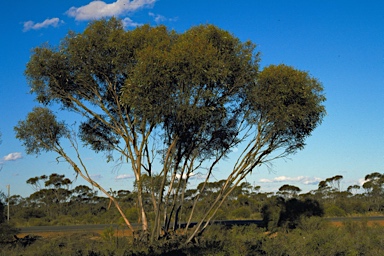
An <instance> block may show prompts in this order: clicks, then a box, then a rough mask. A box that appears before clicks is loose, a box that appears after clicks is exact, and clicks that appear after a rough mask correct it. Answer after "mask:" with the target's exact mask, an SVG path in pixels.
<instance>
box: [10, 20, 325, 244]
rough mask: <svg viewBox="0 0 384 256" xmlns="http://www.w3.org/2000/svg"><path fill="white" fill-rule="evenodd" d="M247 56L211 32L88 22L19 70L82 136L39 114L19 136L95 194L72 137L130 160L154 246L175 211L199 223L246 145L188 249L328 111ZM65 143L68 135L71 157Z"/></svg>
mask: <svg viewBox="0 0 384 256" xmlns="http://www.w3.org/2000/svg"><path fill="white" fill-rule="evenodd" d="M255 49H256V48H255V45H254V44H253V43H252V42H249V41H247V42H241V41H240V40H239V39H238V38H236V37H235V36H233V35H232V34H230V33H229V32H227V31H224V30H222V29H219V28H217V27H216V26H213V25H202V26H196V27H192V28H191V29H189V30H187V31H185V32H184V33H178V32H176V31H173V30H169V29H167V28H166V27H164V26H157V27H150V26H148V25H145V26H141V27H138V28H136V29H134V30H130V31H126V30H124V29H123V26H122V23H121V21H120V20H117V19H110V20H101V21H95V22H92V23H91V24H90V25H89V26H88V27H87V28H86V29H85V31H84V32H83V33H74V32H70V33H69V34H68V36H67V37H66V38H64V40H63V41H62V43H61V44H60V45H59V46H58V47H56V48H53V47H49V46H46V45H44V46H41V47H37V48H35V49H34V51H33V54H32V57H31V59H30V61H29V63H28V64H27V69H26V72H25V73H26V76H27V77H28V79H29V82H30V86H31V91H32V92H33V93H34V94H36V98H37V100H38V101H39V102H41V103H42V104H44V105H46V107H49V106H51V104H58V105H59V106H61V108H62V109H63V110H70V111H72V112H74V113H77V114H79V115H81V117H82V118H83V120H84V121H83V122H82V123H81V124H80V125H79V127H78V128H79V131H78V133H74V132H73V131H72V132H71V130H70V129H69V128H68V126H66V124H65V123H64V122H61V121H58V120H57V119H56V117H55V115H54V114H53V112H52V111H50V110H48V109H47V108H46V107H39V108H35V109H34V110H33V111H32V112H31V113H30V114H29V115H28V117H27V119H26V121H20V123H19V124H18V126H16V127H15V129H16V132H17V137H18V138H19V139H20V140H22V141H23V143H24V145H25V146H26V148H27V153H40V152H41V151H55V152H57V153H58V154H59V155H60V156H61V157H63V158H64V159H65V160H66V161H67V162H69V163H70V164H71V165H72V167H73V168H74V170H75V171H76V172H77V173H78V174H80V175H81V176H83V177H84V178H85V179H87V180H88V181H89V182H91V183H92V185H94V186H96V187H97V188H99V189H103V188H102V187H101V185H99V184H97V183H96V182H95V181H94V180H92V179H91V177H90V175H88V170H87V167H86V166H85V164H84V162H83V161H82V159H81V156H80V154H79V151H78V145H77V142H76V134H77V137H78V138H79V139H80V140H81V141H82V142H83V143H84V144H85V145H86V146H88V147H89V148H91V149H92V150H94V151H96V152H105V153H106V156H107V159H106V160H107V161H108V160H112V156H113V154H114V155H118V156H119V158H118V159H114V160H115V161H121V162H127V163H129V164H130V169H131V171H132V172H133V174H134V177H135V189H136V192H137V206H138V208H139V210H140V220H141V223H142V230H143V231H149V225H148V213H147V211H146V208H145V207H144V200H143V195H144V194H149V195H150V198H151V200H152V208H153V211H154V213H155V214H154V217H153V218H151V219H150V221H151V231H152V233H151V240H152V241H153V240H154V239H156V238H159V237H161V236H163V235H164V236H167V235H169V234H168V229H169V228H170V223H171V222H172V221H174V222H175V225H174V226H175V227H176V226H177V223H178V221H179V218H180V216H181V214H180V213H181V212H182V211H184V214H183V216H187V217H186V219H184V221H186V222H187V223H189V222H191V221H192V220H195V219H194V213H195V211H196V207H197V206H198V204H197V202H199V200H200V198H199V197H200V196H203V195H204V190H205V189H206V185H207V184H209V180H210V178H212V174H213V172H214V170H216V167H217V165H218V164H219V163H220V162H222V160H223V159H225V158H227V157H230V156H231V153H233V151H234V149H235V148H236V149H237V148H242V149H244V150H243V151H242V153H241V154H240V157H239V158H238V159H237V161H236V162H235V164H234V165H233V166H231V167H228V169H227V170H225V172H226V173H227V174H228V176H227V178H226V179H225V180H224V182H223V183H222V184H221V187H220V188H219V191H218V193H217V195H216V197H215V199H214V200H213V201H212V204H211V205H209V207H207V208H206V209H205V211H204V212H205V214H204V215H203V216H202V217H200V218H199V219H198V221H199V223H198V225H197V227H196V229H195V230H194V231H193V232H192V233H191V234H189V236H188V238H187V240H186V242H189V241H191V240H192V239H194V238H195V237H196V236H198V235H199V234H201V233H202V232H203V231H204V229H205V228H206V225H208V223H209V221H210V220H211V219H212V218H213V216H214V214H215V213H216V211H217V210H218V209H219V208H220V206H221V205H222V204H223V202H224V201H225V199H226V198H227V197H228V196H229V195H230V194H231V192H232V191H233V190H234V189H235V188H236V187H237V186H238V185H239V184H240V183H241V182H242V181H243V180H244V178H245V177H246V176H247V175H248V174H250V173H251V172H252V171H253V170H254V169H255V168H256V167H258V166H260V165H262V164H266V163H268V162H270V161H272V160H274V159H276V158H281V157H286V156H288V155H290V154H293V153H295V152H296V151H297V150H300V149H303V148H304V146H305V139H306V138H307V137H308V136H310V134H311V133H312V131H313V130H314V129H315V128H316V127H317V126H318V125H319V124H320V123H321V121H322V118H323V116H324V114H325V108H324V106H323V102H324V100H325V97H324V95H323V92H322V91H323V87H322V85H321V84H320V82H319V81H318V80H316V79H315V78H313V77H311V76H310V75H309V74H308V73H307V72H304V71H300V70H297V69H294V68H292V67H290V66H286V65H277V66H276V65H271V66H268V67H265V68H264V69H263V70H261V71H260V70H259V53H258V52H257V51H256V50H255ZM38 113H40V114H42V117H41V118H36V114H38ZM34 116H35V117H34ZM61 139H69V141H70V142H71V145H72V146H73V149H75V151H76V154H75V156H76V157H77V159H72V158H71V157H70V155H69V154H68V153H66V151H65V149H64V148H63V147H62V145H63V144H62V142H61ZM240 144H241V145H240ZM240 146H241V147H240ZM159 166H160V167H159ZM202 170H206V173H205V181H204V183H203V184H204V185H202V186H200V187H199V188H198V189H197V190H198V193H197V195H196V196H195V197H194V203H193V204H192V206H191V207H190V208H189V209H184V208H183V202H184V201H185V196H186V194H185V192H186V191H187V185H188V181H189V179H190V177H193V175H194V174H196V173H197V172H201V171H202ZM148 189H149V190H148ZM104 193H106V194H107V195H108V196H109V197H110V198H111V200H114V198H113V196H112V195H111V194H109V193H108V191H106V190H104ZM114 202H115V204H116V206H117V207H119V205H118V203H117V201H114ZM120 212H121V214H122V215H123V212H122V211H120ZM125 220H126V223H127V224H128V225H130V223H129V221H128V220H127V219H125Z"/></svg>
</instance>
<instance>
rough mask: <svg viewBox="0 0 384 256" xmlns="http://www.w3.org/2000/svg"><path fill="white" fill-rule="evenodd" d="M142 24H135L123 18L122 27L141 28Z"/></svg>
mask: <svg viewBox="0 0 384 256" xmlns="http://www.w3.org/2000/svg"><path fill="white" fill-rule="evenodd" d="M142 25H143V24H141V23H137V22H133V21H132V20H131V19H130V18H124V19H123V26H124V27H125V28H128V27H138V26H142Z"/></svg>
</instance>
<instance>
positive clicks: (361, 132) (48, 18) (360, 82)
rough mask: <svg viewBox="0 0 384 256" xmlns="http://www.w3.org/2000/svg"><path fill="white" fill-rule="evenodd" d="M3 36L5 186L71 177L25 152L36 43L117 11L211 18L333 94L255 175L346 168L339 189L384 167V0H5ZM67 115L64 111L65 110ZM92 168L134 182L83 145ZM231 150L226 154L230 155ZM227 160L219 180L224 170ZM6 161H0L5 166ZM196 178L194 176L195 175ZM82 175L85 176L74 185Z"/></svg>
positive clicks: (127, 19)
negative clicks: (23, 124) (308, 130)
mask: <svg viewBox="0 0 384 256" xmlns="http://www.w3.org/2000/svg"><path fill="white" fill-rule="evenodd" d="M2 10H3V11H2V15H1V16H0V23H1V27H0V29H1V31H0V32H1V35H2V36H1V40H0V56H1V57H0V95H1V100H0V111H1V112H0V113H1V114H0V132H1V133H2V144H1V145H0V165H1V166H2V170H1V171H0V190H2V191H5V190H6V185H8V184H10V185H11V192H12V194H19V195H22V196H28V195H29V194H30V193H32V192H33V191H32V189H31V188H30V187H29V186H28V185H27V184H26V183H25V181H26V180H27V179H28V178H30V177H34V176H39V175H42V174H50V173H53V172H56V173H60V174H65V175H66V176H67V177H69V178H74V174H73V171H72V170H71V169H70V168H69V167H68V165H66V164H65V163H59V164H58V163H57V162H56V160H55V158H56V155H55V154H42V155H41V156H39V157H38V158H36V157H35V156H29V155H26V154H25V152H24V148H23V147H22V145H21V143H20V142H19V141H18V140H17V139H16V138H15V134H14V131H13V127H14V126H15V125H16V124H17V122H18V121H19V120H22V119H24V118H25V117H26V115H27V113H28V112H29V111H31V109H32V108H33V107H34V106H37V105H38V103H37V102H35V101H34V96H33V95H30V94H29V88H28V85H27V82H26V79H25V77H24V75H23V72H24V69H25V65H26V63H27V62H28V60H29V57H30V51H31V49H32V48H34V47H36V46H40V45H42V44H43V43H46V42H48V43H49V44H51V45H57V44H58V43H59V41H60V39H61V38H63V37H64V36H65V35H66V34H67V32H68V31H69V30H74V31H77V32H81V31H83V29H84V28H85V27H86V26H87V24H88V22H89V21H90V20H93V19H99V18H101V17H110V16H112V15H114V16H118V17H119V18H121V19H123V20H124V23H125V25H126V29H133V28H134V27H135V26H140V25H141V24H151V25H157V24H163V25H166V26H168V27H169V28H171V29H175V30H176V31H178V32H183V31H185V30H186V29H188V28H190V27H191V26H194V25H199V24H214V25H217V26H218V27H220V28H222V29H225V30H228V31H230V32H231V33H233V34H234V35H235V36H237V37H239V38H240V39H241V40H242V41H245V40H251V41H252V42H254V43H256V44H257V45H258V48H257V49H258V51H260V52H261V54H262V55H261V58H262V60H261V66H262V67H263V66H266V65H269V64H280V63H284V64H287V65H291V66H294V67H295V68H298V69H302V70H306V71H309V72H310V74H311V75H312V76H314V77H316V78H318V79H319V80H320V81H321V82H322V84H323V86H324V88H325V93H326V96H327V102H326V103H325V105H326V108H327V113H328V114H327V116H326V117H325V119H324V121H323V124H322V125H321V126H320V127H319V128H318V129H317V130H315V132H314V133H313V135H312V136H311V137H310V138H309V139H308V140H307V146H306V148H305V149H304V150H303V151H301V152H299V153H297V154H295V155H293V156H291V157H290V158H289V159H285V160H279V161H276V162H274V164H273V166H271V167H270V168H266V167H261V168H260V169H258V170H257V171H255V172H254V173H253V174H252V175H251V176H249V178H248V179H247V181H248V182H250V183H251V184H254V185H260V186H261V189H262V190H263V191H273V192H276V191H277V189H278V188H279V187H281V186H282V185H284V184H286V183H288V184H292V185H296V186H298V187H300V188H301V189H302V190H303V191H309V190H311V189H315V188H316V187H317V184H318V182H319V181H320V180H323V179H325V178H328V177H332V176H334V175H343V177H344V179H343V181H342V189H346V188H347V187H348V186H349V185H352V184H360V182H361V181H362V179H363V178H364V176H365V175H366V174H369V173H372V172H381V173H384V147H383V145H384V86H383V83H384V72H383V71H384V2H382V1H353V0H352V1H331V0H322V1H317V0H313V1H307V0H306V1H301V0H296V1H286V0H281V1H273V0H271V1H259V0H254V1H249V0H248V1H247V0H238V1H229V0H211V1H207V0H195V1H180V0H177V1H176V0H136V1H129V0H117V1H114V0H108V1H107V0H105V1H104V2H103V1H86V0H76V1H74V0H66V1H51V0H49V1H48V0H35V1H30V0H26V1H3V2H2ZM63 118H65V116H63ZM84 157H85V159H87V164H88V166H89V169H90V171H91V174H92V175H94V177H95V178H97V181H98V182H99V183H100V184H101V185H103V186H105V187H106V188H107V189H109V188H113V189H116V190H117V189H124V188H128V189H130V188H131V184H132V183H133V179H132V173H131V172H130V171H129V169H127V168H126V167H125V166H122V167H115V166H114V165H113V164H112V165H111V164H110V165H106V164H104V163H103V158H102V156H101V155H96V156H94V155H92V154H91V153H90V152H85V156H84ZM231 160H233V159H229V160H228V163H230V162H231ZM226 165H227V163H224V164H223V165H221V166H220V167H219V169H220V170H218V174H217V175H215V177H216V178H217V179H220V178H223V177H224V176H220V175H221V173H225V166H226ZM0 168H1V167H0ZM198 182H200V181H199V180H194V181H192V183H198ZM81 183H83V182H82V181H81V179H80V178H79V179H78V181H77V182H76V185H79V184H81Z"/></svg>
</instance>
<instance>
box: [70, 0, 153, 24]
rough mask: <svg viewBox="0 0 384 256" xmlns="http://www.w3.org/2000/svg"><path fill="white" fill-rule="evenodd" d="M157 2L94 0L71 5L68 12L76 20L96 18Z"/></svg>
mask: <svg viewBox="0 0 384 256" xmlns="http://www.w3.org/2000/svg"><path fill="white" fill-rule="evenodd" d="M155 2H156V0H132V1H130V0H117V1H116V2H113V3H110V4H107V3H105V2H104V1H92V2H90V3H89V4H87V5H84V6H81V7H71V8H70V9H69V10H68V11H67V12H66V14H67V15H68V16H69V17H73V18H75V20H95V19H100V18H105V17H112V16H120V15H122V14H125V13H128V12H134V11H137V10H139V9H141V8H145V7H152V6H153V4H154V3H155Z"/></svg>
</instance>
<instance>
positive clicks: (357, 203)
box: [0, 173, 384, 255]
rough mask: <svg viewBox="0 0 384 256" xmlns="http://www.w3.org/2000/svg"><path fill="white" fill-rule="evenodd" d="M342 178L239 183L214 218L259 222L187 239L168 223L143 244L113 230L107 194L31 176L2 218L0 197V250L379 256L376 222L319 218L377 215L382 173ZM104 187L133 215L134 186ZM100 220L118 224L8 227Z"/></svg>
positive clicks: (115, 219)
mask: <svg viewBox="0 0 384 256" xmlns="http://www.w3.org/2000/svg"><path fill="white" fill-rule="evenodd" d="M342 178H343V177H342V176H340V175H336V176H334V177H331V178H327V179H326V180H324V181H321V182H320V183H319V186H318V189H316V190H313V191H310V192H309V193H305V194H300V193H299V192H300V189H299V188H297V187H295V186H292V185H288V184H285V185H283V186H282V187H281V188H280V189H279V191H278V192H276V193H263V192H261V191H260V187H252V186H251V185H250V184H249V183H242V184H241V185H239V186H238V187H236V188H235V189H234V193H233V195H232V196H231V197H229V198H228V200H227V201H226V203H225V205H224V206H223V208H222V209H221V210H220V211H218V212H217V215H216V216H215V218H214V219H216V220H246V219H262V220H263V224H262V225H258V226H256V225H253V224H252V225H249V226H232V227H224V226H221V225H215V224H214V225H210V226H209V227H208V228H207V229H206V230H205V232H204V233H202V234H201V235H200V236H198V237H197V238H196V239H195V240H193V241H192V242H191V243H185V241H186V237H187V236H188V233H189V232H193V228H191V229H189V230H185V229H179V230H177V229H176V228H175V227H170V229H172V230H174V232H170V234H172V235H170V236H168V238H167V239H159V240H157V241H155V242H154V243H153V244H151V245H148V243H147V242H146V241H143V240H141V239H140V236H138V235H127V233H125V235H122V234H121V232H120V233H119V232H118V230H119V229H120V230H123V226H124V222H123V220H122V219H121V216H120V215H119V213H118V211H117V210H116V209H115V208H114V207H113V206H112V205H110V202H109V199H107V198H105V197H98V196H97V192H96V191H94V190H92V189H91V188H89V187H87V186H84V185H80V186H77V187H75V188H74V189H69V188H70V187H71V181H70V180H69V179H67V178H65V176H64V175H59V174H51V175H50V176H44V177H34V178H31V179H29V180H28V181H27V183H28V184H30V185H32V186H34V187H35V189H36V192H35V193H33V194H31V195H30V196H29V197H27V198H22V197H21V196H18V195H14V196H12V197H10V200H9V202H10V206H11V207H10V209H11V211H10V215H11V221H10V223H7V222H6V218H5V216H6V210H5V209H6V207H5V205H6V200H5V197H4V196H3V203H2V212H3V213H4V214H3V215H2V216H3V217H2V219H1V221H2V223H1V225H0V227H1V229H0V233H1V234H0V236H1V239H0V241H1V243H2V246H0V248H2V249H0V255H197V254H200V255H380V254H381V253H382V252H384V239H383V235H384V229H383V227H382V226H380V225H379V224H372V223H368V221H366V220H364V219H363V220H359V221H344V222H343V223H341V225H335V224H334V223H332V222H330V221H328V220H327V219H326V218H324V217H335V216H346V217H348V216H356V215H360V216H369V215H381V214H382V211H383V209H384V200H383V197H382V195H383V190H382V184H384V182H383V175H382V174H379V173H371V174H368V175H367V176H366V182H365V183H364V184H363V186H362V187H358V186H350V187H348V189H347V190H346V191H343V190H341V189H340V182H341V180H342ZM42 181H45V182H42ZM40 183H43V184H44V186H41V185H40ZM53 184H54V185H53ZM217 186H220V181H218V182H212V183H209V185H208V187H209V189H207V190H206V193H212V194H214V193H216V192H215V191H216V189H217V188H216V187H217ZM187 191H188V190H187ZM192 192H193V191H189V193H192ZM111 193H113V194H115V196H116V198H118V200H119V203H120V204H121V205H122V206H123V207H124V209H127V211H126V214H127V216H128V217H129V218H130V219H131V220H132V222H136V221H139V217H138V216H139V214H138V210H137V208H136V207H135V200H134V198H135V191H134V190H133V191H116V192H115V191H111ZM192 194H193V193H192ZM39 195H40V196H39ZM148 196H149V195H148ZM213 196H214V195H213ZM187 198H188V197H187ZM205 198H206V200H203V201H201V202H200V203H201V204H203V205H204V204H209V203H210V202H209V198H210V196H209V195H207V196H206V197H205ZM148 203H149V201H148ZM202 208H204V207H202ZM201 214H203V213H201ZM149 216H153V215H149ZM346 219H348V218H346ZM101 223H103V224H116V223H120V224H121V225H120V226H119V227H117V228H116V226H114V227H113V226H111V227H110V228H106V229H105V230H103V232H101V233H100V234H98V233H85V232H84V233H75V234H68V235H60V236H58V235H57V236H49V237H44V238H42V237H39V236H36V235H34V234H29V235H28V236H27V237H25V238H22V236H20V237H18V236H17V235H18V230H17V228H15V226H17V227H22V226H35V225H75V224H101ZM126 232H128V230H126ZM128 233H129V232H128ZM138 233H139V232H138ZM123 234H124V232H123Z"/></svg>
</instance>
